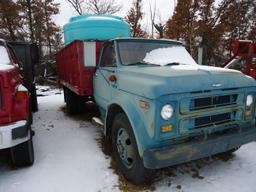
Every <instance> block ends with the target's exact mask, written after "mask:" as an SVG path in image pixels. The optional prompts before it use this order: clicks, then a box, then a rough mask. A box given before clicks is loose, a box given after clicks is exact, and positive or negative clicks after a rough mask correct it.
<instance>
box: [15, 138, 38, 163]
mask: <svg viewBox="0 0 256 192" xmlns="http://www.w3.org/2000/svg"><path fill="white" fill-rule="evenodd" d="M10 153H11V162H12V164H13V165H14V166H17V167H24V166H31V165H33V164H34V148H33V141H32V134H31V138H30V139H29V140H28V141H26V142H24V143H21V144H19V145H17V146H14V147H12V148H11V149H10Z"/></svg>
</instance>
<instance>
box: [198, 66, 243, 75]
mask: <svg viewBox="0 0 256 192" xmlns="http://www.w3.org/2000/svg"><path fill="white" fill-rule="evenodd" d="M198 66H199V69H200V70H205V71H219V72H230V73H242V72H241V71H237V70H234V69H225V68H221V67H213V66H207V65H198Z"/></svg>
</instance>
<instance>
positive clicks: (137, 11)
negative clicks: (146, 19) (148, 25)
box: [125, 0, 146, 37]
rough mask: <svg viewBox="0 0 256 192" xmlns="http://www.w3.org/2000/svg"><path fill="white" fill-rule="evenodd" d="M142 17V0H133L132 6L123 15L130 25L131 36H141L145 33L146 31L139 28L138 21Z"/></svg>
mask: <svg viewBox="0 0 256 192" xmlns="http://www.w3.org/2000/svg"><path fill="white" fill-rule="evenodd" d="M142 17H143V13H142V0H134V2H133V6H132V7H131V9H130V10H129V11H128V15H127V16H126V17H125V19H126V21H127V22H128V23H129V24H130V26H131V29H132V36H133V37H143V36H145V35H146V32H145V31H143V30H142V29H141V24H140V21H141V19H142Z"/></svg>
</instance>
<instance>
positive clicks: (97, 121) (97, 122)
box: [92, 117, 104, 126]
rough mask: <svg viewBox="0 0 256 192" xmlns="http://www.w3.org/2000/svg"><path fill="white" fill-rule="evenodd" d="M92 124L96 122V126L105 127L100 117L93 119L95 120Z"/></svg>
mask: <svg viewBox="0 0 256 192" xmlns="http://www.w3.org/2000/svg"><path fill="white" fill-rule="evenodd" d="M92 122H94V123H95V124H98V125H100V126H103V125H104V124H103V122H102V121H101V119H100V118H98V117H93V118H92Z"/></svg>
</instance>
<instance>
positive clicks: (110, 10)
mask: <svg viewBox="0 0 256 192" xmlns="http://www.w3.org/2000/svg"><path fill="white" fill-rule="evenodd" d="M86 4H87V8H88V10H89V12H91V13H94V14H115V13H117V12H119V11H120V10H121V8H122V7H121V5H120V4H118V3H116V1H115V0H88V1H87V2H86Z"/></svg>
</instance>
